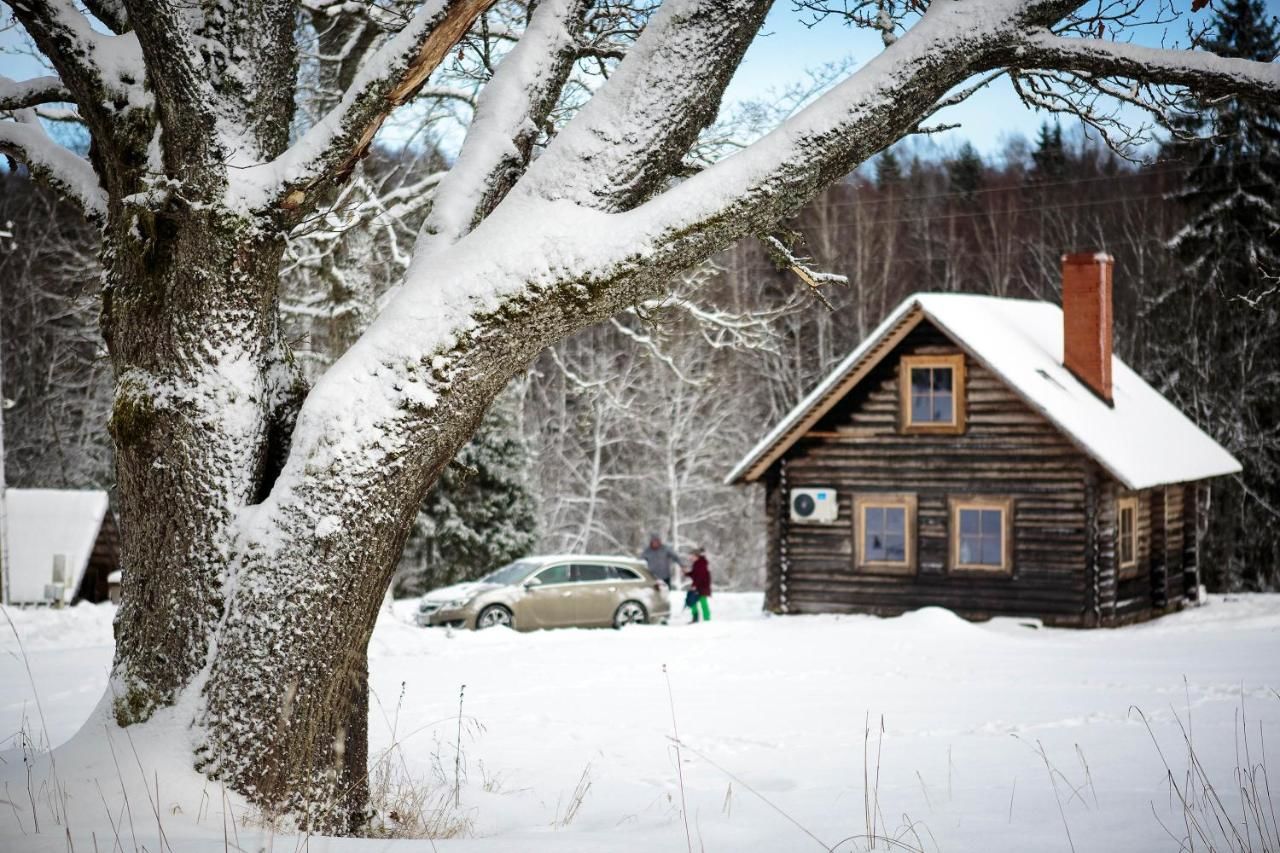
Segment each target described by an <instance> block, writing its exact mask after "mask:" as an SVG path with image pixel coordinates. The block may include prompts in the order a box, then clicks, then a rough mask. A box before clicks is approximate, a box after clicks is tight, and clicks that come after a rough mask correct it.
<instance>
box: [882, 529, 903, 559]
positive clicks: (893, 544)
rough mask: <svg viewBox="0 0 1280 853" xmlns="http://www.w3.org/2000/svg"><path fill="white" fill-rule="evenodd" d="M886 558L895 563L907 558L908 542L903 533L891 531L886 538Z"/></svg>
mask: <svg viewBox="0 0 1280 853" xmlns="http://www.w3.org/2000/svg"><path fill="white" fill-rule="evenodd" d="M884 558H885V559H886V560H891V561H893V562H895V563H902V562H905V561H906V559H907V542H906V539H905V538H903V535H902V534H901V533H890V534H889V535H888V536H886V537H885V538H884Z"/></svg>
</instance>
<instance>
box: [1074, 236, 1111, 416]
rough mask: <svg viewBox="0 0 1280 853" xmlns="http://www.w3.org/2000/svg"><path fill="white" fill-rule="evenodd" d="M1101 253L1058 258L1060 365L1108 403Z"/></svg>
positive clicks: (1106, 284)
mask: <svg viewBox="0 0 1280 853" xmlns="http://www.w3.org/2000/svg"><path fill="white" fill-rule="evenodd" d="M1114 263H1115V259H1114V258H1112V257H1111V256H1110V255H1108V254H1106V253H1105V252H1078V253H1075V254H1069V255H1063V256H1062V364H1063V366H1064V367H1066V368H1067V370H1070V371H1071V372H1072V373H1073V374H1075V377H1076V378H1077V379H1079V380H1080V381H1081V382H1083V383H1084V384H1085V385H1087V386H1089V390H1091V391H1093V393H1095V394H1097V395H1098V396H1099V397H1101V398H1102V399H1103V400H1105V401H1106V403H1107V405H1112V401H1111V266H1112V265H1113V264H1114Z"/></svg>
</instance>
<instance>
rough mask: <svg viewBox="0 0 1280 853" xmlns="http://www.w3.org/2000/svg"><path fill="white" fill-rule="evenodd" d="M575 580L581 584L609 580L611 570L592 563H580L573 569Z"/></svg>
mask: <svg viewBox="0 0 1280 853" xmlns="http://www.w3.org/2000/svg"><path fill="white" fill-rule="evenodd" d="M573 571H574V578H573V579H574V580H575V581H578V582H579V583H591V582H592V581H607V580H609V579H610V578H609V568H608V567H607V566H599V565H594V564H590V563H578V564H576V565H575V566H574V567H573Z"/></svg>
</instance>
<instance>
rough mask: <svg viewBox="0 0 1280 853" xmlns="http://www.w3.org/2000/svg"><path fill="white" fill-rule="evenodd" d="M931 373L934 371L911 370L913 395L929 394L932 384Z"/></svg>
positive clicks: (917, 368)
mask: <svg viewBox="0 0 1280 853" xmlns="http://www.w3.org/2000/svg"><path fill="white" fill-rule="evenodd" d="M930 373H932V371H931V370H930V369H929V368H927V367H913V368H911V393H912V394H928V393H929V388H930V385H931V384H932V383H931V377H930Z"/></svg>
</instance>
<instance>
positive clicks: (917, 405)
mask: <svg viewBox="0 0 1280 853" xmlns="http://www.w3.org/2000/svg"><path fill="white" fill-rule="evenodd" d="M931 420H933V405H932V402H931V401H930V399H929V395H927V394H925V395H923V396H921V395H916V394H912V395H911V422H912V423H913V424H927V423H929V421H931Z"/></svg>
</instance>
